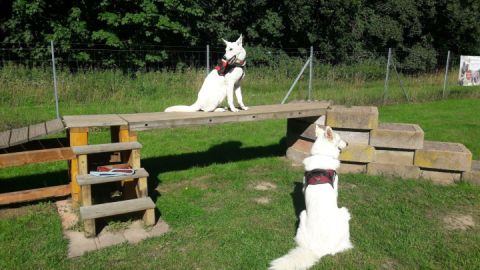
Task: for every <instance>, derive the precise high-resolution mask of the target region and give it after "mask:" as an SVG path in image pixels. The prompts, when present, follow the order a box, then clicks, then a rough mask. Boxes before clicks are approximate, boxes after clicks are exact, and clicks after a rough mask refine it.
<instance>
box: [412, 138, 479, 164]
mask: <svg viewBox="0 0 480 270" xmlns="http://www.w3.org/2000/svg"><path fill="white" fill-rule="evenodd" d="M413 164H414V165H415V166H418V167H420V168H426V169H438V170H445V171H460V172H461V171H470V169H471V164H472V153H471V152H470V150H468V149H467V148H466V147H465V146H464V145H463V144H460V143H447V142H437V141H425V142H424V143H423V149H417V150H415V158H414V162H413Z"/></svg>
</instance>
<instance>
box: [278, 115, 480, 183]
mask: <svg viewBox="0 0 480 270" xmlns="http://www.w3.org/2000/svg"><path fill="white" fill-rule="evenodd" d="M316 124H319V125H328V126H330V127H332V128H333V130H335V132H337V133H338V134H339V135H340V136H341V137H342V139H344V140H345V141H347V142H348V146H347V147H346V148H345V149H344V150H343V151H342V153H341V154H340V161H341V166H340V169H339V173H367V174H370V175H384V176H389V177H400V178H409V179H426V180H431V181H433V182H436V183H439V184H452V183H454V182H457V181H468V182H471V183H475V184H480V162H479V161H475V160H474V161H472V154H471V152H470V151H469V150H468V149H467V148H466V147H465V146H464V145H462V144H459V143H448V142H435V141H425V140H424V132H423V130H422V129H421V128H420V127H419V126H418V125H416V124H401V123H379V122H378V109H377V108H376V107H372V106H353V107H346V106H332V107H331V108H330V109H329V110H328V111H327V114H326V115H325V116H322V117H320V118H312V117H309V118H296V119H288V124H287V142H288V143H289V145H288V146H289V148H288V150H287V158H289V159H290V160H292V161H293V162H294V163H298V164H300V163H301V162H302V161H303V159H304V158H305V157H307V156H308V155H310V149H311V147H312V145H313V142H314V141H315V139H316V137H315V125H316Z"/></svg>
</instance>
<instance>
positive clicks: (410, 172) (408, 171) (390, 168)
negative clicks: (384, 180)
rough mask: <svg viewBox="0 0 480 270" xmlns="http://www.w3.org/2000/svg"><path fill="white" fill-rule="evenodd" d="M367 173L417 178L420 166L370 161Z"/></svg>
mask: <svg viewBox="0 0 480 270" xmlns="http://www.w3.org/2000/svg"><path fill="white" fill-rule="evenodd" d="M367 174H370V175H383V176H388V177H400V178H405V179H417V178H418V177H419V176H420V168H418V167H416V166H412V165H399V164H381V163H375V162H372V163H368V165H367Z"/></svg>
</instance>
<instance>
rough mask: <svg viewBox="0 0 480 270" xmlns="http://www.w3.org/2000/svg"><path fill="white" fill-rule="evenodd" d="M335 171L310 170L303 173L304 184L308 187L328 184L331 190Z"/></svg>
mask: <svg viewBox="0 0 480 270" xmlns="http://www.w3.org/2000/svg"><path fill="white" fill-rule="evenodd" d="M336 174H337V172H336V171H335V170H320V169H317V170H312V171H306V172H305V183H306V184H307V186H308V185H318V184H327V183H328V184H330V185H331V186H332V188H333V182H335V175H336Z"/></svg>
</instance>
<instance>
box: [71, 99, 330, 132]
mask: <svg viewBox="0 0 480 270" xmlns="http://www.w3.org/2000/svg"><path fill="white" fill-rule="evenodd" d="M330 105H331V103H330V102H328V101H318V102H302V103H289V104H277V105H261V106H253V107H250V109H249V110H247V111H239V112H230V111H227V112H189V113H185V112H169V113H166V112H151V113H135V114H104V115H76V116H64V117H63V120H64V122H65V125H66V127H67V128H88V127H94V126H95V127H108V126H128V128H129V130H130V131H143V130H150V129H159V128H175V127H185V126H198V125H209V124H220V123H231V122H246V121H259V120H267V119H287V118H303V117H311V116H321V115H325V113H326V111H327V109H328V108H329V106H330Z"/></svg>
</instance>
